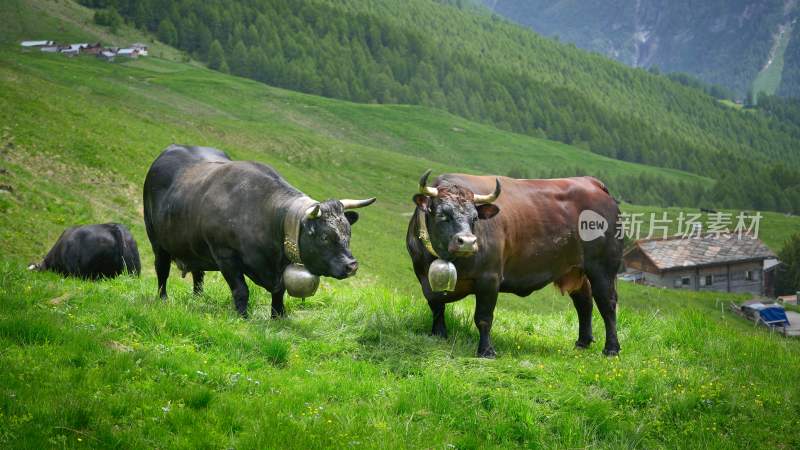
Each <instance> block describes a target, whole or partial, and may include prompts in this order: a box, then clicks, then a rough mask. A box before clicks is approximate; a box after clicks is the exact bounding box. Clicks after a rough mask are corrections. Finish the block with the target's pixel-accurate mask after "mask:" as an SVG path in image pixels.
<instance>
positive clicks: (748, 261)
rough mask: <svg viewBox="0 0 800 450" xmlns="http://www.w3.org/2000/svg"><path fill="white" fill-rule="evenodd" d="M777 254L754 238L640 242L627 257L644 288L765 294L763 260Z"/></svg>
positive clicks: (734, 236)
mask: <svg viewBox="0 0 800 450" xmlns="http://www.w3.org/2000/svg"><path fill="white" fill-rule="evenodd" d="M775 258H776V256H775V254H774V253H773V252H772V251H771V250H770V249H769V248H767V246H766V245H764V243H763V242H761V241H760V240H758V239H755V238H752V237H750V236H742V237H741V238H739V237H738V236H736V235H732V236H707V237H701V238H693V239H683V238H680V237H675V238H670V239H649V240H640V241H637V242H636V243H635V244H634V246H633V248H631V249H630V250H628V251H627V252H626V253H625V256H624V261H625V267H626V269H627V271H628V272H629V273H632V274H639V276H638V277H637V278H638V279H640V280H641V282H643V283H644V284H650V285H653V286H661V287H669V288H677V289H691V290H695V291H725V292H750V293H753V294H757V295H764V294H765V293H766V292H767V291H769V290H770V289H769V286H767V285H766V283H765V281H764V280H765V277H764V267H765V261H772V260H775Z"/></svg>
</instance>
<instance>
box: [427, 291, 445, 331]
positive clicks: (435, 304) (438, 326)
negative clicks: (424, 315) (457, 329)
mask: <svg viewBox="0 0 800 450" xmlns="http://www.w3.org/2000/svg"><path fill="white" fill-rule="evenodd" d="M428 306H429V307H430V308H431V313H433V327H432V328H431V336H437V337H440V338H444V339H447V325H445V323H444V307H445V303H444V302H440V301H436V300H428Z"/></svg>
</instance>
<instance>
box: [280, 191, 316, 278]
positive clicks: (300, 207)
mask: <svg viewBox="0 0 800 450" xmlns="http://www.w3.org/2000/svg"><path fill="white" fill-rule="evenodd" d="M317 203H319V202H317V201H316V200H314V199H312V198H310V197H306V196H305V195H304V196H302V197H299V198H296V199H294V200H293V201H292V202H291V203H290V204H289V206H288V207H287V208H286V209H287V210H286V215H285V216H284V218H283V251H284V253H286V257H287V258H289V261H291V262H293V263H295V264H302V261H301V260H300V223H302V222H303V219H304V218H305V217H306V211H308V208H310V207H312V206H314V205H316V204H317Z"/></svg>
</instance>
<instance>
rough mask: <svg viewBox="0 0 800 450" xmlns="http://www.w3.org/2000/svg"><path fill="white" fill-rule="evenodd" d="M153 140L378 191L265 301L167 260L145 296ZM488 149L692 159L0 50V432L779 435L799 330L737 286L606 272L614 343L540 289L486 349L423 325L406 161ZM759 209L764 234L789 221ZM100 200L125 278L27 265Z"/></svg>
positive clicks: (786, 419) (524, 157) (149, 66)
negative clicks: (277, 313)
mask: <svg viewBox="0 0 800 450" xmlns="http://www.w3.org/2000/svg"><path fill="white" fill-rule="evenodd" d="M7 12H8V11H6V13H7ZM5 17H8V16H5ZM65 30H66V31H64V32H67V33H80V32H79V31H74V30H71V29H70V28H69V26H67V27H66V28H65ZM78 37H80V36H78ZM6 38H7V36H6ZM5 41H6V42H8V41H9V39H6V40H5ZM172 142H182V143H192V144H205V145H212V146H217V147H220V148H223V149H225V150H227V151H229V152H230V153H231V155H233V156H234V157H236V158H241V159H255V160H259V161H263V162H265V163H269V164H272V165H273V166H275V167H276V168H277V169H278V170H279V171H280V172H281V173H283V174H284V175H285V176H286V178H287V179H289V180H290V181H291V182H292V183H294V184H295V185H297V186H298V187H300V188H302V189H303V190H304V191H306V192H307V193H309V194H310V195H312V196H314V197H316V198H320V199H322V198H328V197H345V196H346V197H366V196H370V195H377V196H378V198H379V202H378V203H377V204H376V205H374V206H372V207H370V208H367V209H364V210H362V211H361V213H362V214H361V217H362V220H361V221H359V223H358V224H356V225H355V227H354V238H353V250H354V253H355V254H356V256H357V257H358V258H359V259H360V261H361V265H362V271H361V272H360V273H359V275H358V276H357V277H355V278H353V279H350V280H346V281H342V282H333V281H328V280H325V281H324V282H323V285H322V287H321V289H320V292H319V293H318V294H317V295H316V296H315V297H313V298H310V299H306V300H305V301H301V300H298V299H290V300H289V301H288V302H287V307H288V313H289V315H288V318H286V319H282V320H270V319H269V318H268V316H269V296H268V295H266V294H265V293H264V292H263V290H261V289H259V288H256V287H252V292H253V295H252V299H251V305H250V308H251V312H252V318H251V319H250V320H241V319H239V318H238V317H237V316H236V315H235V313H234V310H233V307H232V305H231V301H230V293H229V291H228V289H227V287H226V286H225V283H224V282H223V280H222V279H221V277H220V276H219V275H218V274H210V276H209V277H208V278H207V283H206V286H207V288H206V293H205V294H204V295H202V296H200V297H193V296H191V295H190V285H189V283H188V282H187V280H182V279H180V278H179V277H177V276H176V275H175V274H174V272H175V271H173V278H171V280H170V284H171V285H170V289H171V297H170V299H169V300H168V301H166V302H162V301H160V300H158V299H157V298H156V296H155V279H154V275H153V270H152V254H151V252H150V249H149V245H148V243H147V239H146V237H145V233H144V227H143V224H142V216H141V200H140V197H141V183H142V180H143V177H144V173H145V171H146V169H147V166H148V165H149V163H150V162H151V160H152V159H153V158H154V157H155V156H156V155H157V154H158V152H159V151H160V150H161V149H162V148H163V147H165V146H167V145H168V144H170V143H172ZM504 150H508V151H509V152H512V154H513V155H514V158H516V159H515V161H517V162H518V164H520V165H529V166H531V167H536V168H538V167H540V166H545V167H548V166H549V167H554V166H555V165H557V164H563V163H568V164H570V165H571V166H576V165H578V166H581V167H584V168H586V169H588V170H593V169H596V168H599V167H605V168H607V170H608V171H630V172H633V173H635V172H636V171H642V172H645V171H657V172H658V173H661V174H663V175H664V176H667V177H692V175H687V174H683V173H680V172H664V171H660V170H658V169H653V168H650V167H644V166H637V165H633V164H624V163H620V162H616V161H613V160H609V159H604V158H600V157H597V156H596V155H592V154H590V153H588V152H582V151H580V150H578V149H574V148H570V147H567V146H563V145H560V144H553V143H550V142H548V141H542V140H536V139H532V138H528V137H524V136H518V135H513V134H509V133H504V132H501V131H497V130H495V129H492V128H490V127H486V126H482V125H477V124H474V123H470V122H467V121H464V120H462V119H459V118H456V117H453V116H450V115H448V114H444V113H441V112H438V111H434V110H427V109H423V108H411V107H404V106H370V105H356V104H351V103H346V102H339V101H332V100H326V99H321V98H316V97H311V96H306V95H300V94H296V93H292V92H288V91H283V90H279V89H272V88H269V87H266V86H263V85H260V84H258V83H255V82H250V81H247V80H242V79H238V78H234V77H228V76H224V75H221V74H218V73H214V72H211V71H207V70H205V69H202V68H197V67H194V66H192V65H188V64H182V63H177V62H170V61H168V60H163V59H157V58H149V59H143V60H140V61H136V62H130V63H115V64H106V63H101V62H98V61H95V60H94V59H92V58H75V59H66V58H62V57H60V56H57V55H41V54H37V53H22V52H20V51H19V50H18V49H17V48H16V47H13V46H6V47H4V48H3V49H0V159H1V161H0V167H2V168H3V169H5V172H3V173H1V174H0V184H2V185H4V186H6V188H5V189H4V190H5V191H6V192H5V193H0V252H1V253H2V256H0V447H3V448H50V447H82V446H88V447H98V448H109V447H111V448H114V447H117V448H155V447H158V448H165V447H169V448H198V447H199V448H312V447H331V448H342V447H354V448H361V447H365V448H375V447H382V448H401V447H410V448H453V447H455V448H501V447H502V448H506V447H531V448H575V447H596V448H621V447H639V448H657V447H668V448H674V447H696V448H731V447H748V448H757V447H767V448H791V447H797V446H800V433H798V430H797V424H796V417H797V416H798V411H800V409H799V408H798V405H800V381H798V378H797V376H796V374H797V372H798V369H800V349H799V348H798V343H797V342H791V341H787V340H785V339H783V338H780V337H778V336H775V335H770V334H769V333H767V332H764V331H763V330H761V329H755V328H753V327H752V326H751V325H750V324H747V323H745V322H743V321H741V320H739V319H738V318H735V317H732V316H730V315H728V314H724V313H722V312H721V308H722V306H724V304H726V303H728V302H730V301H733V300H740V299H742V298H744V297H741V296H730V295H723V294H697V293H687V292H675V291H671V290H662V289H649V288H642V287H635V286H629V285H627V284H621V285H620V304H619V332H620V340H621V343H622V355H621V356H620V357H619V358H614V359H608V358H604V357H602V356H601V354H600V349H601V348H602V345H603V327H602V321H600V320H599V317H596V327H595V336H596V338H597V341H598V342H596V344H595V345H594V346H593V348H592V349H591V350H588V351H576V350H574V349H573V348H572V342H573V341H574V339H575V337H576V333H577V318H576V315H575V313H574V311H573V309H572V306H571V302H570V301H569V299H568V298H565V297H561V296H559V295H557V294H556V293H555V291H554V290H553V289H550V288H547V289H544V290H543V291H541V292H539V293H536V294H535V295H533V296H531V297H530V298H526V299H518V298H515V297H510V296H504V297H503V298H501V300H500V304H499V308H498V311H497V314H496V320H495V327H494V341H495V347H496V349H497V350H498V353H499V358H498V359H496V360H479V359H476V358H474V357H473V355H474V352H475V348H476V346H477V334H476V332H475V330H474V326H473V324H472V319H471V314H472V309H473V302H472V300H469V299H468V300H465V301H462V302H459V303H458V304H455V305H452V306H449V307H448V315H447V322H448V326H449V329H450V338H449V339H447V340H438V339H433V338H430V337H428V335H427V332H428V330H429V328H430V317H429V312H428V308H427V306H426V304H425V301H424V300H423V298H422V296H421V295H420V293H419V289H418V286H417V284H416V282H415V281H414V277H413V274H412V272H411V268H410V264H409V262H408V258H407V256H406V255H405V249H404V242H403V236H404V232H405V226H406V223H407V220H408V214H409V213H410V212H411V211H412V207H411V204H410V196H411V194H412V193H413V190H414V184H415V180H416V179H417V177H418V176H419V174H420V173H421V172H422V171H423V170H424V169H426V168H428V167H432V168H434V170H435V171H436V172H437V173H438V172H443V171H454V170H458V171H470V172H476V173H477V172H490V171H501V170H507V166H506V165H501V163H500V161H501V160H500V159H498V158H499V157H492V155H493V154H494V155H500V154H503V153H504ZM492 152H494V153H492ZM503 164H506V163H503ZM9 188H10V189H11V190H13V192H11V193H8V192H7V191H8V190H9ZM626 208H628V206H626ZM631 208H633V207H631ZM640 209H641V208H640ZM642 210H644V209H642ZM770 217H774V218H775V219H776V221H768V220H766V219H765V221H764V222H763V224H762V235H763V234H769V235H770V236H775V237H774V238H770V240H769V241H768V242H770V244H771V245H772V246H773V248H775V249H776V250H777V248H779V246H780V241H781V240H782V239H780V238H779V237H778V236H783V235H786V234H788V232H789V230H791V229H792V228H794V229H795V230H796V229H797V227H798V221H797V219H796V218H785V217H782V216H777V215H774V216H772V215H770ZM778 219H779V220H778ZM110 220H114V221H119V222H122V223H124V224H126V225H128V226H129V227H131V229H132V231H133V233H134V235H135V237H136V238H137V240H138V241H139V244H140V245H139V246H140V250H141V253H142V258H143V265H144V274H143V276H142V278H141V279H132V278H128V277H121V278H119V279H116V280H107V281H101V282H98V283H88V282H82V281H77V280H72V279H68V280H64V279H61V278H59V277H57V276H54V275H51V274H33V273H29V272H27V271H26V270H25V265H26V263H27V262H29V261H32V260H34V259H36V258H39V257H41V255H43V254H44V252H46V250H47V249H48V247H49V245H51V244H52V242H54V241H55V239H56V238H57V237H58V234H59V233H60V231H61V230H62V229H63V227H65V226H68V225H71V224H74V223H86V222H101V221H110ZM773 224H774V225H773Z"/></svg>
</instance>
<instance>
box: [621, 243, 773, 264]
mask: <svg viewBox="0 0 800 450" xmlns="http://www.w3.org/2000/svg"><path fill="white" fill-rule="evenodd" d="M637 249H638V250H639V251H641V252H642V253H643V254H644V255H645V256H646V257H647V258H648V259H649V260H650V261H651V262H652V263H653V265H654V266H655V267H656V268H657V269H658V270H670V269H679V268H686V267H698V266H712V265H719V264H727V263H732V262H744V261H757V260H764V259H768V258H775V257H776V256H775V253H773V252H772V251H771V250H770V249H769V248H767V246H766V245H764V243H763V242H761V241H760V240H758V239H756V238H753V237H751V236H746V235H743V236H741V238H740V237H739V236H738V235H735V234H734V235H730V236H727V237H726V236H704V237H701V238H693V239H682V238H680V237H674V238H670V239H649V240H640V241H636V246H635V247H634V248H633V249H631V250H630V251H629V252H628V253H627V254H626V256H627V255H629V254H631V253H632V252H635V251H637Z"/></svg>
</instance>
